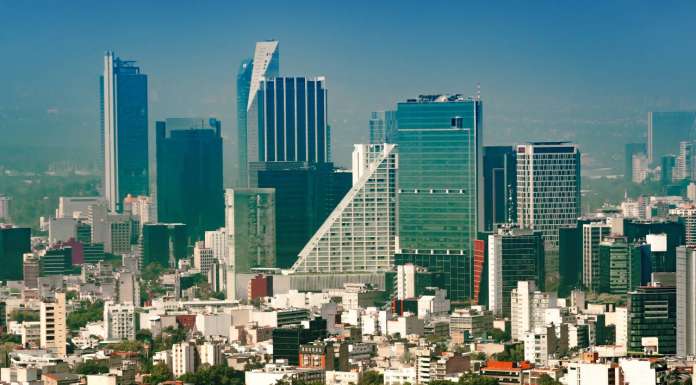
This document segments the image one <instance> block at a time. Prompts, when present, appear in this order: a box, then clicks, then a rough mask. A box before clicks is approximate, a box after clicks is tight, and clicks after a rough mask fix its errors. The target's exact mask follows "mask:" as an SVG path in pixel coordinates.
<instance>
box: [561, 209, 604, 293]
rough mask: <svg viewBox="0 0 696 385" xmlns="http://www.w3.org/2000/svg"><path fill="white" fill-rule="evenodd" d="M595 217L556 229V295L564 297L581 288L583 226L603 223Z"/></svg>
mask: <svg viewBox="0 0 696 385" xmlns="http://www.w3.org/2000/svg"><path fill="white" fill-rule="evenodd" d="M603 221H604V219H602V218H596V217H583V218H579V219H578V220H577V223H576V224H575V225H573V226H567V227H561V228H559V229H558V255H559V260H558V270H559V273H560V277H559V278H560V280H559V281H560V282H559V287H558V295H559V296H561V297H566V296H568V295H569V294H570V292H571V290H573V289H577V288H580V287H582V283H583V243H582V240H583V226H584V225H586V224H589V223H593V222H603Z"/></svg>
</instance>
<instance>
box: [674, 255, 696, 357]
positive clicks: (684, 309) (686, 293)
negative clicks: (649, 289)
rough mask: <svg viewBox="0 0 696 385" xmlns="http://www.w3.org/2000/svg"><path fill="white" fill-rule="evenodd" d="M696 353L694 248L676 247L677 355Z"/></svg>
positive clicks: (695, 261)
mask: <svg viewBox="0 0 696 385" xmlns="http://www.w3.org/2000/svg"><path fill="white" fill-rule="evenodd" d="M694 354H696V249H694V248H693V247H685V246H679V247H678V248H677V355H679V356H682V357H686V356H693V355H694Z"/></svg>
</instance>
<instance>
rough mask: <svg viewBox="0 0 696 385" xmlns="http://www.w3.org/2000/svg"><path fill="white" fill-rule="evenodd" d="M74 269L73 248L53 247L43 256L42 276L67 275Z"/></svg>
mask: <svg viewBox="0 0 696 385" xmlns="http://www.w3.org/2000/svg"><path fill="white" fill-rule="evenodd" d="M71 267H72V247H69V246H65V247H52V248H49V249H48V250H45V251H44V253H43V255H41V276H42V277H46V276H49V275H65V274H67V273H68V272H69V271H70V268H71Z"/></svg>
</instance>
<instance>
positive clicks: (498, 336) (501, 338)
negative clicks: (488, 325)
mask: <svg viewBox="0 0 696 385" xmlns="http://www.w3.org/2000/svg"><path fill="white" fill-rule="evenodd" d="M488 336H490V337H491V339H492V340H493V341H495V342H498V343H501V342H506V341H510V338H511V337H510V333H507V332H505V331H502V330H500V329H498V328H493V329H491V330H489V331H488Z"/></svg>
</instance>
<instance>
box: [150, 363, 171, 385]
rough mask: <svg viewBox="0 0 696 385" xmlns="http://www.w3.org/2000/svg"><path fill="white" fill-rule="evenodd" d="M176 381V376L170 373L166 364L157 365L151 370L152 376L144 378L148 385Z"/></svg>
mask: <svg viewBox="0 0 696 385" xmlns="http://www.w3.org/2000/svg"><path fill="white" fill-rule="evenodd" d="M173 379H174V375H173V374H172V372H170V371H169V368H168V367H167V365H165V364H157V365H155V366H153V367H152V370H150V375H149V376H147V377H145V378H143V381H144V382H145V383H146V384H148V385H157V384H159V383H160V382H164V381H170V380H173Z"/></svg>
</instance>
